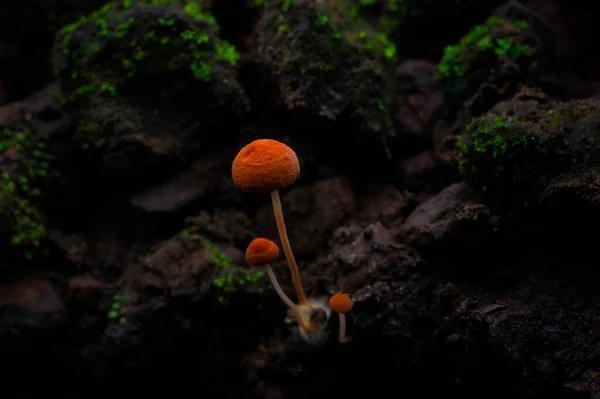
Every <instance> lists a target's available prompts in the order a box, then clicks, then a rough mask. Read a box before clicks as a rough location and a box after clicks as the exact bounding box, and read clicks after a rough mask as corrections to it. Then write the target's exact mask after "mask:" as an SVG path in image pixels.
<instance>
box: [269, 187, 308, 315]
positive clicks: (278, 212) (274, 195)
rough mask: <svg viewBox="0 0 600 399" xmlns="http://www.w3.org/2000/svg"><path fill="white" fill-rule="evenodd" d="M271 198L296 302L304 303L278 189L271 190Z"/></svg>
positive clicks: (304, 299) (304, 296) (304, 297)
mask: <svg viewBox="0 0 600 399" xmlns="http://www.w3.org/2000/svg"><path fill="white" fill-rule="evenodd" d="M271 200H273V212H274V213H275V222H276V223H277V230H279V237H280V238H281V245H282V247H283V252H284V253H285V257H286V259H287V261H288V265H289V266H290V272H291V273H292V281H293V283H294V289H295V290H296V295H298V302H300V304H305V303H306V295H304V290H303V289H302V284H301V283H300V272H299V271H298V264H296V259H295V258H294V253H293V252H292V247H291V246H290V240H289V239H288V235H287V231H286V229H285V221H284V220H283V210H282V209H281V199H280V198H279V191H277V190H275V191H271Z"/></svg>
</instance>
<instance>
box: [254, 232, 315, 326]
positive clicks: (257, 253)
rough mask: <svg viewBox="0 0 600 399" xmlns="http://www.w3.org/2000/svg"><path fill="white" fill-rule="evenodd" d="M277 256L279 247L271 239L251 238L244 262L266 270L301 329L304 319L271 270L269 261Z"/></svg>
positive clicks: (271, 261) (272, 260) (276, 290)
mask: <svg viewBox="0 0 600 399" xmlns="http://www.w3.org/2000/svg"><path fill="white" fill-rule="evenodd" d="M278 257H279V247H278V246H277V244H275V243H274V242H273V241H271V240H268V239H266V238H260V237H259V238H255V239H254V240H252V242H251V243H250V245H248V248H246V262H248V264H250V265H251V266H253V267H262V268H264V269H265V270H266V272H267V276H269V280H270V281H271V284H272V285H273V288H274V289H275V292H277V295H279V298H281V300H282V301H283V302H284V303H285V304H286V305H287V306H288V307H289V308H290V309H292V310H293V311H294V312H295V313H296V317H297V319H298V324H300V326H301V327H302V328H303V329H307V328H308V326H307V325H306V324H305V323H304V319H303V318H302V315H301V314H300V311H299V309H298V307H297V306H296V304H295V303H294V302H293V301H292V300H291V299H290V298H289V297H288V296H287V295H286V294H285V292H283V289H282V288H281V285H280V284H279V282H278V281H277V277H276V276H275V273H274V272H273V268H272V267H271V263H273V262H274V261H275V260H276V259H277V258H278Z"/></svg>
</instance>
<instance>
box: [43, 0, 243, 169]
mask: <svg viewBox="0 0 600 399" xmlns="http://www.w3.org/2000/svg"><path fill="white" fill-rule="evenodd" d="M239 58H240V55H239V54H238V53H237V51H236V49H235V48H234V47H233V46H232V45H230V44H229V43H227V42H226V41H224V40H221V39H220V38H219V26H218V25H217V23H216V21H215V20H214V18H213V17H212V16H211V15H210V14H207V13H204V12H203V10H201V9H200V8H199V6H198V2H191V1H189V2H188V1H181V2H177V1H166V0H163V1H158V0H155V1H152V2H149V1H148V2H146V1H142V2H133V1H130V0H123V1H118V2H111V3H108V4H107V5H105V6H103V7H102V8H100V9H99V10H97V11H96V12H94V13H92V14H91V15H89V16H87V17H85V18H82V19H81V20H79V21H78V22H76V23H74V24H71V25H68V26H65V27H64V28H63V29H62V30H61V31H60V32H59V33H58V34H57V38H56V44H55V48H54V57H53V65H54V70H55V74H56V76H57V77H58V79H59V81H60V84H61V90H62V95H63V101H64V103H65V105H66V109H67V110H68V111H69V112H70V113H71V114H72V115H73V116H74V118H75V119H76V120H77V121H79V128H78V131H77V134H76V136H75V138H77V139H79V140H81V142H82V146H83V147H84V148H88V147H90V146H93V147H96V148H98V149H101V150H102V151H103V153H104V160H105V164H106V166H109V167H113V168H117V169H122V168H125V167H127V168H133V169H135V170H139V171H143V170H146V172H148V171H149V170H148V169H147V168H151V169H150V170H158V169H161V168H162V167H164V166H165V165H164V164H165V162H166V163H172V162H173V161H174V160H176V162H179V163H181V162H183V163H185V162H187V161H188V160H189V158H190V157H192V156H193V154H195V153H196V152H197V151H198V150H199V149H200V148H201V147H202V144H203V143H206V142H207V141H211V140H212V141H214V140H227V138H228V137H235V135H236V134H237V133H238V132H239V120H240V117H242V116H243V115H244V113H245V112H246V111H247V109H248V103H247V100H246V97H245V94H244V92H243V90H242V88H241V86H240V85H239V83H238V81H237V70H236V67H237V64H238V62H239Z"/></svg>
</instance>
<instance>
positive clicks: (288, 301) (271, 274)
mask: <svg viewBox="0 0 600 399" xmlns="http://www.w3.org/2000/svg"><path fill="white" fill-rule="evenodd" d="M266 270H267V276H269V280H270V281H271V285H273V289H274V290H275V292H276V293H277V295H279V298H281V300H282V301H283V302H284V303H285V304H286V305H287V306H288V307H289V308H290V309H292V310H293V311H294V314H295V315H296V320H297V321H298V324H299V325H300V327H301V328H302V329H304V330H307V329H308V326H307V325H306V323H305V322H304V319H303V318H302V312H300V310H299V309H298V306H296V304H295V303H294V301H292V300H291V299H290V297H289V296H287V295H286V293H285V292H284V291H283V288H281V284H279V281H277V276H275V272H274V271H273V268H272V267H271V265H267V266H266Z"/></svg>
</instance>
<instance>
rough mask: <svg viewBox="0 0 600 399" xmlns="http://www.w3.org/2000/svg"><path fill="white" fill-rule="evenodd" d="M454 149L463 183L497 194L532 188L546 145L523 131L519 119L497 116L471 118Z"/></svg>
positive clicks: (537, 137) (546, 149) (544, 156)
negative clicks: (501, 189) (513, 188)
mask: <svg viewBox="0 0 600 399" xmlns="http://www.w3.org/2000/svg"><path fill="white" fill-rule="evenodd" d="M457 148H458V157H457V161H458V165H459V169H460V172H461V175H462V176H463V179H464V180H465V181H467V182H468V183H470V184H472V185H474V186H476V187H478V188H487V189H490V190H492V191H497V189H500V188H506V187H507V186H515V185H520V184H525V185H532V184H534V182H535V178H536V176H538V172H539V171H537V170H536V168H537V167H538V162H539V163H540V165H544V163H543V160H544V159H545V158H546V153H547V152H548V148H549V144H548V142H547V141H546V140H545V139H544V138H542V137H539V136H537V135H535V134H532V133H531V132H529V131H527V130H526V129H524V128H523V126H522V123H521V121H520V120H519V119H517V118H510V117H509V118H503V117H499V116H498V117H494V118H487V117H481V118H473V119H472V120H471V122H470V123H469V124H468V125H467V127H466V132H465V134H464V135H463V136H461V137H460V138H459V141H458V144H457ZM532 179H533V181H532Z"/></svg>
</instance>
